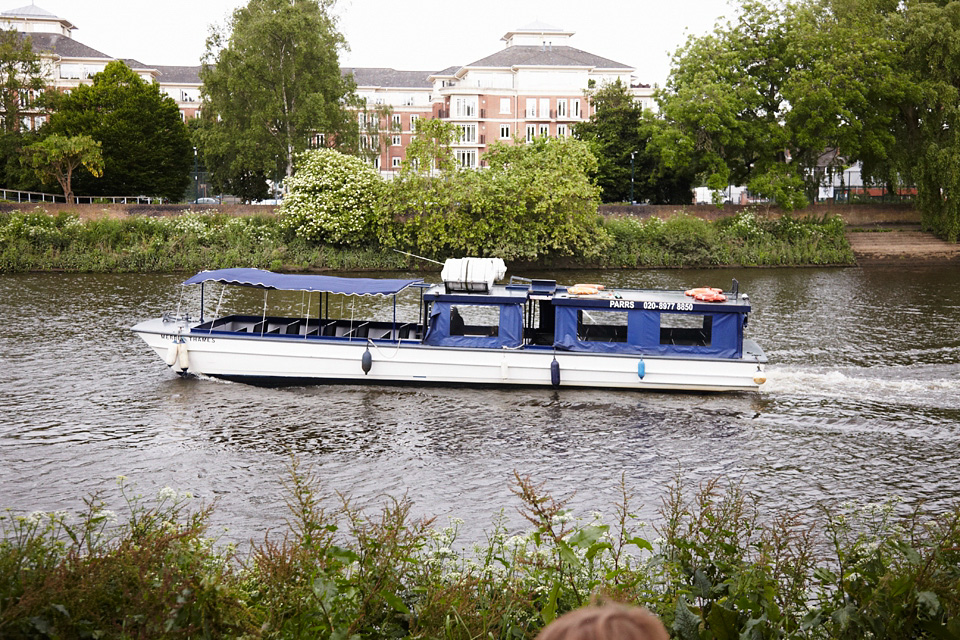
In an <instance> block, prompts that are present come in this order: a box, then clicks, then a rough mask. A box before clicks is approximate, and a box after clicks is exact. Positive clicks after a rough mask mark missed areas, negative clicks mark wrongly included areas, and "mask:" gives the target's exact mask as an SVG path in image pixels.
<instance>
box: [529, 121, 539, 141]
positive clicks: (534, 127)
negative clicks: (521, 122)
mask: <svg viewBox="0 0 960 640" xmlns="http://www.w3.org/2000/svg"><path fill="white" fill-rule="evenodd" d="M536 135H537V125H535V124H528V125H527V142H533V138H534V136H536Z"/></svg>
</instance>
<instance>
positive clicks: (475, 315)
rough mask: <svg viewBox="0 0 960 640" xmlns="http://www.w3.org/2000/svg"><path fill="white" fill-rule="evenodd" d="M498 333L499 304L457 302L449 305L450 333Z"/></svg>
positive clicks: (469, 334) (458, 334)
mask: <svg viewBox="0 0 960 640" xmlns="http://www.w3.org/2000/svg"><path fill="white" fill-rule="evenodd" d="M499 333H500V307H499V306H497V305H472V304H458V305H455V306H452V307H450V335H452V336H491V337H496V336H497V335H499Z"/></svg>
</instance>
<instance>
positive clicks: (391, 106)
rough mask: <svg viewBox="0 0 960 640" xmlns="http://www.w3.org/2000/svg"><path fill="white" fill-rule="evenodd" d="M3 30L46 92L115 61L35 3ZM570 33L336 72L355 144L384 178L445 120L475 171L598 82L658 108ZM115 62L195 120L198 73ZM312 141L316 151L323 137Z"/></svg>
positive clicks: (616, 66)
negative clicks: (360, 105)
mask: <svg viewBox="0 0 960 640" xmlns="http://www.w3.org/2000/svg"><path fill="white" fill-rule="evenodd" d="M0 28H4V29H11V28H13V29H17V30H18V31H21V32H24V33H27V34H29V35H30V36H31V37H32V40H33V46H34V50H35V51H37V52H39V53H40V54H41V57H42V59H43V63H44V71H45V75H46V80H47V85H48V86H49V87H51V88H53V89H57V90H70V89H72V88H74V87H76V86H78V85H79V84H81V83H85V82H89V81H90V80H91V78H92V77H93V76H94V74H96V73H98V72H100V71H103V69H104V67H106V65H107V64H108V63H109V62H110V61H112V60H114V59H116V58H113V57H111V56H109V55H107V54H105V53H102V52H100V51H97V50H96V49H93V48H91V47H89V46H87V45H85V44H82V43H80V42H78V41H77V40H75V39H74V38H73V32H74V30H75V29H76V27H75V26H74V25H73V24H72V23H71V22H70V21H69V20H66V19H64V18H59V17H57V16H55V15H53V14H51V13H50V12H48V11H45V10H44V9H41V8H40V7H37V6H35V5H32V4H31V5H29V6H25V7H21V8H19V9H13V10H10V11H4V12H2V13H0ZM573 35H574V32H573V31H565V30H563V29H557V28H555V27H551V26H548V25H545V24H541V23H534V24H530V25H528V26H526V27H523V28H521V29H517V30H514V31H509V32H507V33H506V34H505V35H504V36H503V38H502V40H503V42H504V43H505V46H504V47H503V48H501V49H500V50H499V51H497V52H495V53H493V54H491V55H489V56H486V57H485V58H481V59H480V60H477V61H476V62H472V63H470V64H467V65H464V66H452V67H448V68H446V69H443V70H441V71H397V70H394V69H387V68H366V67H364V68H359V67H356V68H350V67H345V68H344V69H343V72H344V73H351V74H353V76H354V79H355V81H356V83H357V92H358V94H359V96H360V97H361V98H362V99H363V100H365V102H366V104H367V110H366V111H365V112H363V113H360V114H358V118H359V123H360V125H361V133H362V135H361V144H362V145H365V146H366V147H367V148H368V149H370V150H374V151H375V150H376V149H378V148H379V155H378V156H376V158H375V160H374V164H375V166H376V167H377V168H378V169H379V170H380V171H381V172H383V173H385V174H388V175H389V174H390V173H392V172H393V171H396V170H397V169H398V168H399V167H400V164H401V162H402V161H403V158H404V157H405V153H406V147H407V145H408V144H409V142H410V139H411V138H412V136H413V132H414V129H415V127H416V121H417V119H418V118H442V119H444V120H446V121H449V122H453V123H455V124H456V125H457V127H458V129H459V132H460V137H459V141H458V142H457V144H456V145H455V148H454V153H455V155H456V158H457V161H458V162H459V163H460V164H461V165H462V166H465V167H478V166H483V164H484V162H483V154H484V152H485V151H486V150H487V149H488V147H489V145H490V144H491V143H493V142H494V141H497V140H502V141H509V140H511V139H513V138H514V137H520V138H522V139H526V140H530V139H532V138H533V137H535V136H544V135H545V136H555V137H557V136H566V135H570V133H571V128H572V126H573V125H574V124H575V123H576V122H579V121H581V120H585V119H589V117H590V114H591V113H592V111H591V105H590V101H589V98H588V97H587V95H588V90H589V89H591V88H594V87H600V86H602V85H603V84H605V83H610V82H614V81H617V80H619V81H620V82H622V83H623V84H624V85H625V86H627V87H630V89H631V91H632V92H633V94H634V96H635V97H636V99H637V100H638V101H639V102H640V103H642V104H643V105H644V106H645V107H647V108H651V109H653V108H655V105H654V102H653V92H652V89H651V88H650V87H649V86H648V85H643V84H639V83H637V82H636V81H635V80H634V78H633V73H634V71H635V69H634V68H632V67H629V66H627V65H625V64H622V63H619V62H615V61H613V60H609V59H607V58H603V57H601V56H598V55H594V54H592V53H588V52H586V51H581V50H580V49H576V48H574V47H572V46H570V40H571V38H572V37H573ZM121 59H122V60H123V61H124V62H125V63H126V64H127V66H129V67H130V68H131V69H133V70H134V71H136V72H137V73H138V74H139V75H140V76H141V77H142V78H143V79H144V80H147V81H150V82H156V83H158V84H159V85H160V89H161V91H162V92H164V93H165V94H166V95H168V96H170V97H171V98H173V100H174V101H176V103H177V105H178V106H179V108H180V113H181V115H182V117H183V118H184V119H185V120H186V119H188V118H193V117H196V115H197V113H198V111H199V109H200V92H201V83H200V75H199V72H200V67H199V66H195V67H194V66H188V67H176V66H163V65H149V64H144V63H142V62H140V61H138V60H132V59H125V58H121ZM381 114H382V115H381ZM388 119H389V121H388ZM42 123H43V116H42V115H41V114H27V115H26V116H25V117H24V122H23V124H24V126H25V127H28V128H35V127H38V126H40V125H41V124H42ZM315 142H316V143H321V142H322V136H317V138H316V139H315Z"/></svg>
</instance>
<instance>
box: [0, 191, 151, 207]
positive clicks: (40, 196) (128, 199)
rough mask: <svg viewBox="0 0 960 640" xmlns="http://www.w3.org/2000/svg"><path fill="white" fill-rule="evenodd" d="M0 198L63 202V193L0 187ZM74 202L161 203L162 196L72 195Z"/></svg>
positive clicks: (10, 200) (15, 200)
mask: <svg viewBox="0 0 960 640" xmlns="http://www.w3.org/2000/svg"><path fill="white" fill-rule="evenodd" d="M0 199H3V200H6V201H7V202H63V203H65V202H66V201H67V199H66V198H65V197H64V196H63V195H57V194H54V193H41V192H39V191H18V190H16V189H0ZM72 200H73V203H74V204H163V198H159V197H151V196H73V199H72Z"/></svg>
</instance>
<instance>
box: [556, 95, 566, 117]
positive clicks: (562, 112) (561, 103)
mask: <svg viewBox="0 0 960 640" xmlns="http://www.w3.org/2000/svg"><path fill="white" fill-rule="evenodd" d="M557 117H558V118H566V117H567V99H566V98H560V99H558V100H557Z"/></svg>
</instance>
